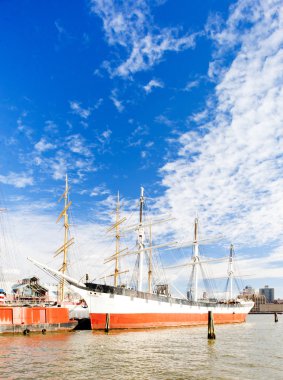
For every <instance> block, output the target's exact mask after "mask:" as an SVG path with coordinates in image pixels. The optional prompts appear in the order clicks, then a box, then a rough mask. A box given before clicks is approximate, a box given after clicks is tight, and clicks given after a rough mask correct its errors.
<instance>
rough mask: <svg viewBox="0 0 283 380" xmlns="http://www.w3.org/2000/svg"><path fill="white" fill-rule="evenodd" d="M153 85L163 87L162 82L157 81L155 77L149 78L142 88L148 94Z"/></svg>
mask: <svg viewBox="0 0 283 380" xmlns="http://www.w3.org/2000/svg"><path fill="white" fill-rule="evenodd" d="M154 87H159V88H163V87H164V84H163V82H161V81H158V80H156V79H151V80H150V81H149V82H148V84H147V85H145V86H144V87H143V88H144V90H145V92H146V93H147V94H149V93H150V92H151V91H152V89H153V88H154Z"/></svg>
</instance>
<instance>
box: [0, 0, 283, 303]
mask: <svg viewBox="0 0 283 380" xmlns="http://www.w3.org/2000/svg"><path fill="white" fill-rule="evenodd" d="M282 13H283V6H282V2H281V1H277V0H267V1H266V0H240V1H224V0H223V1H222V0H220V1H219V0H218V1H216V0H204V1H202V2H197V3H196V2H192V1H186V0H178V1H173V0H167V1H166V0H165V1H164V0H156V1H141V0H137V1H127V0H125V1H112V0H104V1H102V0H92V1H83V0H82V1H74V0H71V1H60V2H59V3H58V2H55V1H41V2H36V1H34V0H33V1H32V0H30V1H27V0H26V1H24V0H23V1H21V2H20V3H19V2H11V1H2V2H1V4H0V14H1V23H0V31H1V39H0V49H1V60H0V72H1V77H0V78H1V79H0V99H1V100H0V147H1V150H0V152H1V153H0V155H1V156H0V157H1V160H0V184H1V191H2V193H3V207H7V208H8V210H9V212H8V214H9V215H7V218H9V220H10V222H9V223H10V225H11V231H12V234H11V235H13V236H12V238H11V240H12V245H13V247H14V248H13V249H12V250H14V252H15V253H16V256H17V261H19V262H20V267H21V273H24V275H25V274H26V273H29V272H33V271H34V268H31V265H30V264H29V263H26V260H25V257H26V256H27V255H30V256H33V257H37V258H38V259H41V260H42V261H44V262H47V261H48V262H50V263H51V264H53V262H52V260H51V259H52V254H53V252H54V251H55V250H56V249H57V247H58V246H59V245H60V244H61V243H60V242H59V241H60V239H61V237H62V229H60V228H59V227H58V226H56V225H55V220H56V217H57V214H58V213H59V212H60V205H58V204H57V203H56V202H57V199H58V198H59V196H60V195H61V193H62V192H63V187H64V176H65V173H66V172H67V173H68V175H69V178H70V186H71V198H72V200H73V208H72V213H73V216H74V229H75V230H76V233H77V235H78V236H77V238H76V248H75V250H77V253H76V254H75V256H76V259H74V266H75V265H76V264H75V262H76V261H79V262H80V265H81V272H82V273H85V271H86V270H87V269H86V268H88V269H89V268H91V271H92V273H93V276H96V274H97V273H98V272H99V271H102V267H101V263H102V262H103V258H104V257H107V256H109V252H110V254H111V253H112V250H113V249H114V248H113V247H112V246H111V245H109V244H108V243H105V241H106V239H105V236H104V232H105V225H106V224H107V223H108V222H109V221H110V219H111V214H110V210H112V209H113V206H114V200H115V195H116V193H117V191H118V190H119V191H120V193H121V195H122V197H123V199H124V201H123V203H124V208H125V214H130V210H131V209H132V208H133V207H134V206H135V205H136V201H135V199H136V198H138V195H139V187H140V186H141V185H142V186H144V187H145V189H146V195H147V196H148V197H149V198H150V199H149V200H148V204H149V207H150V208H151V209H152V210H153V213H157V212H160V213H161V214H165V213H167V212H169V213H170V214H171V215H173V216H174V217H175V218H176V219H175V220H174V221H173V222H171V223H170V226H167V227H164V226H163V227H162V228H161V231H160V230H157V231H156V235H157V240H161V238H163V237H164V235H166V228H167V229H168V230H169V231H170V238H171V237H172V236H173V237H174V238H176V239H179V240H181V241H182V240H184V239H185V240H187V239H188V238H190V237H191V236H192V231H193V228H192V224H193V219H194V216H195V214H196V213H198V215H199V218H200V227H201V233H202V235H203V236H212V237H213V236H218V235H219V234H223V236H224V239H222V241H221V242H220V243H218V244H217V245H215V246H214V245H213V246H211V247H206V248H205V249H204V251H205V253H206V254H208V255H209V254H210V252H213V254H216V255H223V253H225V252H227V249H228V246H229V244H230V242H233V243H234V245H235V248H236V252H237V255H238V256H239V258H241V259H242V260H241V261H240V262H239V265H240V267H241V272H243V273H244V274H246V275H249V276H250V277H248V279H247V280H244V283H249V284H251V285H253V286H255V287H256V288H258V287H261V286H263V285H265V284H266V283H268V284H270V285H273V286H275V287H276V289H277V293H276V295H277V296H281V297H283V286H282V269H283V268H282V263H283V255H282V249H283V236H282V224H283V223H282V222H283V206H282V188H283V186H282V185H283V173H282V151H283V149H282V148H283V146H282V142H283V139H282V137H283V136H282V121H283V111H282V93H283V90H282V88H283V87H282V85H283V78H282V60H283V55H282V44H283V33H282V17H283V16H282ZM132 205H133V206H132ZM210 250H211V251H210ZM188 254H189V251H188ZM174 258H175V261H176V262H182V260H184V258H183V256H182V257H181V255H180V257H179V256H178V254H176V255H175V257H174ZM169 261H171V260H169ZM172 261H173V259H172ZM225 265H226V264H225ZM216 267H217V265H216ZM223 270H224V271H226V268H225V267H224V266H223V265H222V266H221V265H220V264H219V265H218V268H215V271H216V272H219V271H223ZM168 276H173V277H174V275H168ZM175 277H176V275H175ZM184 281H185V274H184Z"/></svg>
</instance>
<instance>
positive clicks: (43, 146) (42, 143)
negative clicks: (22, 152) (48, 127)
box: [34, 138, 56, 153]
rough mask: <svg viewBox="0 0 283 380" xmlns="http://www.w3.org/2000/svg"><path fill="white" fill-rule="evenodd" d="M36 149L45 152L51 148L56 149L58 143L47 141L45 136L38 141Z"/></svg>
mask: <svg viewBox="0 0 283 380" xmlns="http://www.w3.org/2000/svg"><path fill="white" fill-rule="evenodd" d="M34 147H35V149H36V150H37V151H38V152H40V153H42V152H45V151H47V150H50V149H54V148H56V145H54V144H52V143H50V142H47V141H46V140H45V139H44V138H41V139H40V140H39V141H38V143H36V144H35V146H34Z"/></svg>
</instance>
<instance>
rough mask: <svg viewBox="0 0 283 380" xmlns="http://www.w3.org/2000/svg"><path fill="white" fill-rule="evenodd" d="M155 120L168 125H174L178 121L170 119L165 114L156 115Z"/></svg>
mask: <svg viewBox="0 0 283 380" xmlns="http://www.w3.org/2000/svg"><path fill="white" fill-rule="evenodd" d="M154 121H155V122H156V123H159V124H164V125H167V127H173V126H174V125H175V124H176V122H175V121H174V120H171V119H169V118H168V117H167V116H165V115H158V116H156V118H155V119H154Z"/></svg>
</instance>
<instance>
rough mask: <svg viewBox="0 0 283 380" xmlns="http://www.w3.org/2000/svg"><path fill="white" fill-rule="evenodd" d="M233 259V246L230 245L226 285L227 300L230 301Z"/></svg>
mask: <svg viewBox="0 0 283 380" xmlns="http://www.w3.org/2000/svg"><path fill="white" fill-rule="evenodd" d="M233 258H234V246H233V244H231V245H230V255H229V264H228V283H229V293H228V299H230V300H231V299H232V298H233V275H234V268H233Z"/></svg>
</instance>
